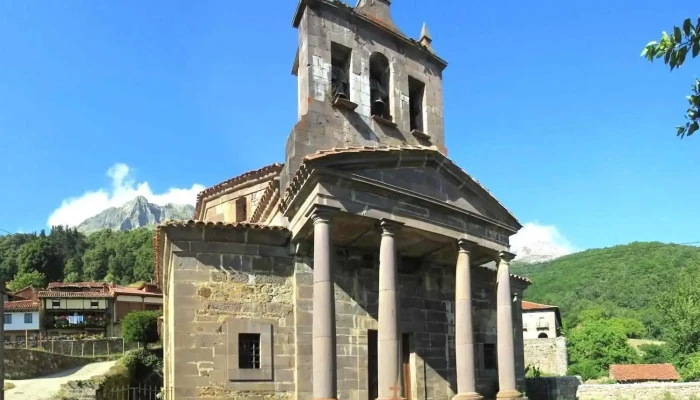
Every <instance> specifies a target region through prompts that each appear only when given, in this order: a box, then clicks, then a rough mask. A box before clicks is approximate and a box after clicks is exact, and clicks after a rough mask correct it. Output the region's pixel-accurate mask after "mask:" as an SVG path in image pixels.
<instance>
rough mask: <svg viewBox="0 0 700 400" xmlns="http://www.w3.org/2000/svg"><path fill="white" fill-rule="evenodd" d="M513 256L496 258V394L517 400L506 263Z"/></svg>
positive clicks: (503, 255) (511, 298)
mask: <svg viewBox="0 0 700 400" xmlns="http://www.w3.org/2000/svg"><path fill="white" fill-rule="evenodd" d="M514 257H515V254H512V253H509V252H507V251H502V252H500V254H499V257H498V273H497V278H496V279H497V280H496V282H497V285H498V289H497V293H496V309H497V322H496V323H497V325H496V334H497V335H498V340H497V353H498V394H497V395H496V397H497V398H499V399H519V398H521V396H522V395H521V393H520V392H519V391H518V390H517V389H516V387H515V350H514V344H513V306H512V302H513V296H512V294H511V290H510V267H509V265H508V262H509V261H511V260H512V259H513V258H514Z"/></svg>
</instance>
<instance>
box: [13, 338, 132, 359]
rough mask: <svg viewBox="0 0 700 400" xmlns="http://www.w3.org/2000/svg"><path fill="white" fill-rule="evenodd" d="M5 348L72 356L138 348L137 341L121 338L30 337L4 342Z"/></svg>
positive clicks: (87, 355) (105, 353)
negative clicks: (26, 339) (24, 339)
mask: <svg viewBox="0 0 700 400" xmlns="http://www.w3.org/2000/svg"><path fill="white" fill-rule="evenodd" d="M5 348H14V349H33V350H43V351H48V352H50V353H55V354H63V355H66V356H74V357H94V356H105V355H111V354H123V353H125V352H127V351H129V350H134V349H139V348H141V345H140V344H139V343H132V342H127V341H125V340H124V339H122V338H104V339H74V340H67V339H59V340H52V339H42V340H36V339H30V340H29V341H23V340H20V341H18V342H5Z"/></svg>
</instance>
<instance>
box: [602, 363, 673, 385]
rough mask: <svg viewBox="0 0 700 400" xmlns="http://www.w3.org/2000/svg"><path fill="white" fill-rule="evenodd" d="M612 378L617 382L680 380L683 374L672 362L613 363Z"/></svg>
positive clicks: (611, 368)
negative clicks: (679, 372)
mask: <svg viewBox="0 0 700 400" xmlns="http://www.w3.org/2000/svg"><path fill="white" fill-rule="evenodd" d="M610 378H611V379H614V380H615V382H617V383H641V382H678V381H679V380H680V379H681V376H680V375H679V374H678V372H677V371H676V368H675V367H674V366H673V365H672V364H629V365H619V364H616V365H611V366H610Z"/></svg>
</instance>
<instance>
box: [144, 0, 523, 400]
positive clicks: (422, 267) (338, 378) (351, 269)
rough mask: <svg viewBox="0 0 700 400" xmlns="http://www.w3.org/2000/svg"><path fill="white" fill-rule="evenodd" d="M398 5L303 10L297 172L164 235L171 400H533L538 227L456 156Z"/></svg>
mask: <svg viewBox="0 0 700 400" xmlns="http://www.w3.org/2000/svg"><path fill="white" fill-rule="evenodd" d="M389 5H390V2H389V1H388V0H361V1H360V2H359V3H358V5H357V6H356V7H354V8H353V7H349V6H346V5H345V4H343V3H342V2H340V1H334V0H307V1H302V2H299V6H298V9H297V12H296V15H295V18H294V26H295V27H297V28H298V31H299V48H298V54H297V59H296V61H295V65H294V72H295V74H296V75H297V77H298V83H299V104H298V105H299V121H298V123H297V124H296V125H295V127H294V128H293V130H292V132H291V133H290V135H289V138H288V140H287V148H286V163H285V164H284V165H281V164H273V165H270V166H267V167H264V168H261V169H259V170H255V171H251V172H248V173H246V174H243V175H241V176H239V177H235V178H233V179H230V180H228V181H225V182H222V183H221V184H219V185H216V186H214V187H212V188H210V189H207V190H205V191H203V192H202V193H201V194H200V196H199V197H198V201H197V207H196V212H195V217H196V220H194V221H170V222H167V223H165V224H163V225H161V226H159V227H158V229H157V231H156V237H155V254H156V260H155V263H156V277H157V279H158V283H159V285H160V286H161V287H163V288H164V324H163V330H162V332H163V341H164V353H165V392H166V398H167V399H168V400H175V399H176V400H185V399H195V398H210V399H270V400H272V399H290V400H291V399H295V400H311V399H316V400H331V399H334V400H335V399H342V400H365V399H368V400H375V399H380V400H388V399H396V398H410V399H412V400H413V399H415V400H418V399H420V400H445V399H447V398H453V399H454V400H477V399H480V398H481V397H482V396H485V397H495V396H496V395H498V397H499V398H500V399H519V398H521V396H522V393H521V392H522V391H523V390H524V389H525V377H524V368H525V362H524V352H523V337H522V329H521V327H522V324H523V321H522V312H521V299H522V295H523V291H524V290H525V289H526V288H527V286H528V285H529V284H530V282H529V281H528V280H527V279H524V278H521V277H517V276H514V275H511V274H510V272H509V271H510V269H509V268H510V267H509V262H510V261H511V260H512V259H513V257H514V255H513V254H511V253H509V252H508V249H509V237H510V236H511V235H513V234H515V233H516V232H517V231H518V230H519V229H520V228H521V225H520V223H519V222H518V221H517V219H516V218H515V217H514V216H513V215H512V214H511V213H510V212H509V211H508V210H507V209H506V208H505V207H504V206H503V205H502V204H501V203H500V202H498V200H497V199H496V198H495V197H493V195H492V194H491V193H489V192H488V190H486V188H484V187H483V186H482V185H481V184H479V183H478V182H477V181H476V180H475V179H474V178H472V177H471V176H470V175H468V174H467V173H466V172H465V171H463V170H462V169H460V168H459V167H458V166H457V165H456V164H454V163H453V162H452V161H451V160H449V159H448V158H447V156H446V155H445V154H446V149H445V146H444V128H443V120H442V118H443V117H442V70H443V69H444V68H445V66H446V63H445V62H444V61H443V60H441V59H440V58H439V57H438V56H437V55H435V53H434V51H433V49H432V47H431V41H432V39H431V38H430V34H429V33H428V31H427V28H426V27H424V28H423V31H422V33H421V37H420V38H419V40H417V41H416V40H411V39H408V38H407V37H406V36H405V35H404V34H403V33H402V32H401V31H400V30H399V29H398V28H397V27H396V26H395V25H394V23H393V21H392V19H391V14H390V10H389ZM339 59H340V61H338V60H339ZM344 68H345V69H347V70H346V71H343V69H344ZM341 94H342V95H341ZM253 197H255V199H253ZM239 206H240V207H241V208H240V209H239V208H236V207H239ZM243 209H244V211H245V212H243V211H242V210H243ZM239 211H240V212H239ZM487 265H495V266H494V267H487Z"/></svg>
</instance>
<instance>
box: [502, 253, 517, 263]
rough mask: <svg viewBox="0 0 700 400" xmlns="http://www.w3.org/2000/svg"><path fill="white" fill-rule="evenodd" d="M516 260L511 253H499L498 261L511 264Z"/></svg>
mask: <svg viewBox="0 0 700 400" xmlns="http://www.w3.org/2000/svg"><path fill="white" fill-rule="evenodd" d="M514 258H515V254H514V253H511V252H509V251H501V252H499V253H498V261H505V262H511V261H513V259H514Z"/></svg>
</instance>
